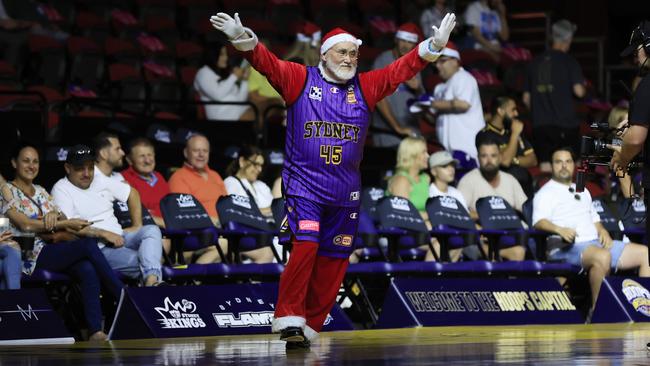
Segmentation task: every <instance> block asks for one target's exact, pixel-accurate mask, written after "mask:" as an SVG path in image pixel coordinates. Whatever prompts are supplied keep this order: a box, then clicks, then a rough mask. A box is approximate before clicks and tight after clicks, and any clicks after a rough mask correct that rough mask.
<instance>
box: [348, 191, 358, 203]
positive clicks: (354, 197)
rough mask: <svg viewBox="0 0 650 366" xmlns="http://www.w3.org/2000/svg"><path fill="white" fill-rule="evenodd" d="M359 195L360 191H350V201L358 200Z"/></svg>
mask: <svg viewBox="0 0 650 366" xmlns="http://www.w3.org/2000/svg"><path fill="white" fill-rule="evenodd" d="M359 196H360V195H359V191H354V192H350V201H358V200H359Z"/></svg>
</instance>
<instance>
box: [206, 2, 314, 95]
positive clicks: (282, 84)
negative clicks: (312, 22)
mask: <svg viewBox="0 0 650 366" xmlns="http://www.w3.org/2000/svg"><path fill="white" fill-rule="evenodd" d="M210 22H211V23H212V26H213V27H214V28H215V29H217V30H219V31H221V32H223V33H224V34H225V35H226V36H227V37H228V40H230V43H232V45H233V47H235V48H236V49H237V50H239V51H242V52H244V57H246V59H247V60H248V62H250V63H251V65H252V66H253V68H255V70H257V71H259V73H260V74H262V75H264V76H266V78H267V79H268V80H269V83H270V84H271V85H272V86H273V87H274V88H275V90H277V91H278V93H280V95H282V98H283V99H284V100H285V101H286V102H287V104H291V103H293V102H294V101H296V99H298V96H299V94H300V92H301V91H302V89H303V85H304V84H305V80H306V79H307V68H306V67H305V66H304V65H300V64H297V63H294V62H289V61H283V60H280V59H279V58H278V57H277V56H276V55H274V54H273V53H272V52H271V51H269V50H268V49H267V48H266V47H265V46H264V45H263V44H261V43H259V42H258V40H257V36H256V35H255V33H254V32H253V31H252V30H251V29H250V28H246V27H244V26H243V25H242V23H241V20H240V19H239V14H237V13H235V17H234V18H233V17H231V16H230V15H228V14H226V13H217V15H213V16H212V17H211V18H210Z"/></svg>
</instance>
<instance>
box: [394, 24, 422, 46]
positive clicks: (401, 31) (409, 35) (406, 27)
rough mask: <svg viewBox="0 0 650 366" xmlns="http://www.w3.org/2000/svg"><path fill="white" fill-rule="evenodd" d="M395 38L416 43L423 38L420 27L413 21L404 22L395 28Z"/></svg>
mask: <svg viewBox="0 0 650 366" xmlns="http://www.w3.org/2000/svg"><path fill="white" fill-rule="evenodd" d="M395 38H397V39H401V40H402V41H406V42H411V43H418V42H420V41H422V39H424V35H422V31H421V30H420V27H418V26H417V25H416V24H415V23H404V24H402V25H400V26H399V28H398V29H397V33H395Z"/></svg>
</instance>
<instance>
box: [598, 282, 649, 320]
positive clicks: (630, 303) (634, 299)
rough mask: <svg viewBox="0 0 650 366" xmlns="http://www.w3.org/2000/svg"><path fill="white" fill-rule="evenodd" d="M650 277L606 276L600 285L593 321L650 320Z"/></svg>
mask: <svg viewBox="0 0 650 366" xmlns="http://www.w3.org/2000/svg"><path fill="white" fill-rule="evenodd" d="M649 288H650V278H639V277H616V276H611V277H606V278H605V280H604V281H603V284H602V285H601V287H600V293H599V294H598V299H597V300H596V307H595V309H594V313H593V315H592V317H591V322H592V323H635V322H636V323H638V322H649V321H650V291H648V289H649Z"/></svg>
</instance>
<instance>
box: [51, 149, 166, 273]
mask: <svg viewBox="0 0 650 366" xmlns="http://www.w3.org/2000/svg"><path fill="white" fill-rule="evenodd" d="M65 171H66V177H64V178H61V179H60V180H59V181H58V182H57V183H56V184H55V185H54V187H53V188H52V197H54V201H55V202H56V204H57V206H58V207H59V208H60V209H61V211H62V212H63V213H64V214H65V215H66V216H67V217H70V218H82V219H85V220H88V221H90V222H91V223H92V226H89V227H86V228H84V229H83V230H81V231H79V232H78V233H77V234H79V235H82V236H88V237H93V238H97V239H98V245H99V247H100V249H101V251H102V254H104V256H105V257H106V260H107V261H108V263H109V264H110V265H111V267H112V268H113V269H115V270H117V271H119V272H122V273H123V274H125V275H126V276H128V277H131V278H141V279H142V282H143V284H144V285H146V286H152V285H158V284H160V283H161V279H162V273H161V266H160V259H161V257H162V245H161V240H162V237H161V234H160V229H158V227H157V226H155V225H145V226H142V220H141V218H140V217H135V218H134V220H133V222H134V225H133V226H131V227H129V228H126V229H124V230H123V229H122V226H121V225H120V224H119V222H118V221H117V218H116V217H115V214H114V213H113V201H115V200H119V201H122V202H127V204H128V206H129V208H131V209H132V208H135V207H136V206H137V208H138V209H139V208H140V199H139V195H138V192H137V191H136V190H135V189H133V188H131V186H129V185H128V184H126V183H122V182H117V181H115V182H114V184H107V183H106V181H110V179H104V180H102V179H95V154H94V152H93V151H92V150H91V149H90V148H89V147H88V146H85V145H76V146H73V147H72V148H71V149H70V150H69V152H68V156H67V158H66V161H65ZM132 211H135V210H133V209H132Z"/></svg>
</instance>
